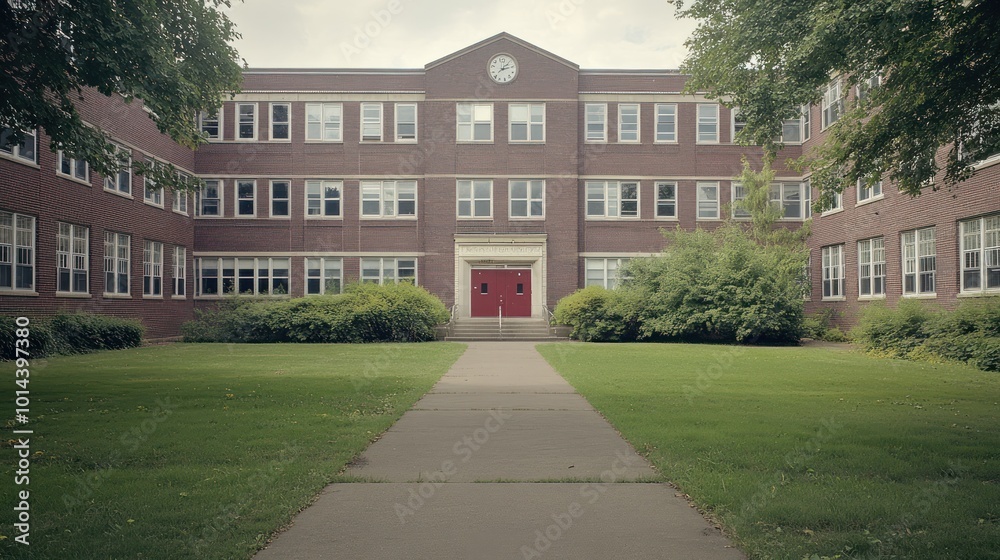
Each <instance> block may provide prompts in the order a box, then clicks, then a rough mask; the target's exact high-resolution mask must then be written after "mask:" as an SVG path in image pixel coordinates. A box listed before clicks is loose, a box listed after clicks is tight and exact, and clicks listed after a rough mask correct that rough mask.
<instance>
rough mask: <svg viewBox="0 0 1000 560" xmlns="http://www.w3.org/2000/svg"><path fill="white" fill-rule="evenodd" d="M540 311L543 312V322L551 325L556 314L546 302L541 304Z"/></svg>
mask: <svg viewBox="0 0 1000 560" xmlns="http://www.w3.org/2000/svg"><path fill="white" fill-rule="evenodd" d="M542 311H543V312H544V313H545V322H546V323H548V325H549V326H550V327H551V326H552V323H553V322H554V321H555V320H556V314H555V313H553V312H552V311H551V310H550V309H549V306H548V305H547V304H546V305H543V306H542Z"/></svg>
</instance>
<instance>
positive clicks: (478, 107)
mask: <svg viewBox="0 0 1000 560" xmlns="http://www.w3.org/2000/svg"><path fill="white" fill-rule="evenodd" d="M457 107H458V109H457V110H458V133H457V134H458V136H457V138H458V141H459V142H492V141H493V105H491V104H489V103H459V104H458V105H457Z"/></svg>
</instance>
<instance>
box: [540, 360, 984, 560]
mask: <svg viewBox="0 0 1000 560" xmlns="http://www.w3.org/2000/svg"><path fill="white" fill-rule="evenodd" d="M539 350H540V351H541V353H542V354H543V355H544V356H545V357H546V359H548V361H549V362H550V363H551V364H552V365H553V366H554V367H555V368H556V369H557V370H558V371H559V372H560V373H561V374H562V375H564V376H565V377H566V378H567V379H568V380H569V381H570V383H571V384H573V386H574V387H575V388H576V389H577V390H578V391H580V393H582V394H583V396H584V397H586V398H587V400H588V401H590V403H591V404H592V405H593V406H594V407H595V408H597V409H598V410H600V411H601V412H602V413H603V414H604V415H605V416H606V417H607V418H608V419H609V420H610V421H611V423H612V424H613V425H614V426H615V427H616V428H617V429H618V430H619V431H620V432H621V433H622V434H623V435H624V436H625V437H626V439H628V440H629V441H630V442H631V443H632V445H634V446H635V447H636V449H637V450H639V452H640V453H643V454H644V455H646V456H647V457H648V458H649V459H650V460H651V461H652V462H653V463H654V464H655V465H656V467H657V468H658V469H659V471H660V472H661V473H662V474H663V476H664V478H665V479H667V480H669V481H671V482H673V483H675V484H676V485H677V486H679V487H680V488H681V490H682V491H683V492H685V493H687V494H688V495H690V496H691V498H692V500H693V501H694V502H695V503H696V504H697V505H698V506H699V507H701V508H702V509H703V510H705V511H707V512H708V514H709V515H710V516H712V517H714V518H716V519H717V520H719V521H720V522H721V523H722V524H723V526H724V528H725V529H726V532H727V533H728V534H729V535H730V536H731V537H732V538H733V539H734V540H735V541H736V542H737V543H738V544H739V546H740V547H741V548H742V549H743V550H744V552H746V553H747V554H748V556H749V557H750V558H753V559H768V560H771V559H789V560H801V559H803V558H827V557H829V558H857V559H861V558H886V559H887V558H899V559H902V558H907V559H909V558H919V559H941V560H945V559H947V560H956V559H991V558H992V559H996V558H1000V376H998V375H997V374H996V373H984V372H981V371H978V370H975V369H972V368H970V367H966V366H960V365H933V364H925V363H915V362H908V361H895V360H884V359H873V358H869V357H866V356H864V355H861V354H855V353H851V352H847V351H844V350H838V349H817V348H744V347H730V346H707V345H684V344H663V345H652V344H650V345H645V344H629V345H624V344H622V345H602V344H549V345H542V346H540V347H539ZM814 555H815V556H814Z"/></svg>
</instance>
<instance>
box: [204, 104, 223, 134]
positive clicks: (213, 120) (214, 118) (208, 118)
mask: <svg viewBox="0 0 1000 560" xmlns="http://www.w3.org/2000/svg"><path fill="white" fill-rule="evenodd" d="M198 130H201V134H202V135H203V136H204V137H205V138H206V139H207V140H222V110H221V109H219V110H216V111H215V112H214V113H207V112H205V111H202V112H200V113H198Z"/></svg>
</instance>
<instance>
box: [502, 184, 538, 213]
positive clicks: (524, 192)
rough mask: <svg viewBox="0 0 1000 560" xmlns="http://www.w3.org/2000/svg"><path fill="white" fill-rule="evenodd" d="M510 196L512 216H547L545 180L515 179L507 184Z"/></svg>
mask: <svg viewBox="0 0 1000 560" xmlns="http://www.w3.org/2000/svg"><path fill="white" fill-rule="evenodd" d="M507 188H508V192H509V196H510V217H511V218H512V219H515V218H525V219H530V218H544V217H545V181H543V180H541V179H532V180H526V179H513V180H511V181H510V183H508V185H507Z"/></svg>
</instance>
